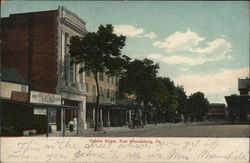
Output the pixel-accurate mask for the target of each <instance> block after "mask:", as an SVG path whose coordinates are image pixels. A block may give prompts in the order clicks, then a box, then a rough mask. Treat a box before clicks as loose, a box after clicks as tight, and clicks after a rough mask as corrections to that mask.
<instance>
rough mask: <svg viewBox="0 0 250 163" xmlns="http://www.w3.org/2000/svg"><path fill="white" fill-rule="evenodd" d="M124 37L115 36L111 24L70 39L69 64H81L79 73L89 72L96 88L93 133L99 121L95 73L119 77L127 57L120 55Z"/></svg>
mask: <svg viewBox="0 0 250 163" xmlns="http://www.w3.org/2000/svg"><path fill="white" fill-rule="evenodd" d="M125 40H126V37H125V36H122V35H120V36H117V35H116V34H115V33H114V28H113V26H112V25H111V24H108V25H106V26H103V25H100V26H99V28H98V31H97V32H88V33H86V35H85V36H84V37H78V36H73V37H71V39H70V45H69V53H70V58H71V62H72V63H75V64H80V63H83V64H81V66H82V67H80V71H79V72H80V73H81V72H83V71H91V72H93V74H94V79H95V82H96V87H97V100H96V106H95V111H96V114H95V115H96V117H95V120H96V121H95V122H96V124H95V131H96V130H97V126H98V125H99V124H98V120H99V96H100V95H99V83H98V75H97V73H103V72H105V73H106V74H108V75H116V76H117V75H120V74H121V73H122V70H123V65H124V64H125V63H126V61H127V57H126V56H125V55H122V54H121V50H122V48H123V47H124V46H125Z"/></svg>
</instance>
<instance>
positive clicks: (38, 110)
mask: <svg viewBox="0 0 250 163" xmlns="http://www.w3.org/2000/svg"><path fill="white" fill-rule="evenodd" d="M34 114H35V115H47V109H41V108H34Z"/></svg>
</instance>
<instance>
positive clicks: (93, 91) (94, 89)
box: [92, 85, 96, 96]
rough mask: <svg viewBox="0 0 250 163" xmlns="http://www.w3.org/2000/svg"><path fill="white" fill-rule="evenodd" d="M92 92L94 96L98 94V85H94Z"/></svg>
mask: <svg viewBox="0 0 250 163" xmlns="http://www.w3.org/2000/svg"><path fill="white" fill-rule="evenodd" d="M92 93H93V96H96V86H95V85H93V88H92Z"/></svg>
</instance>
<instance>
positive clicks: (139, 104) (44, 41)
mask: <svg viewBox="0 0 250 163" xmlns="http://www.w3.org/2000/svg"><path fill="white" fill-rule="evenodd" d="M0 29H1V31H0V33H1V47H0V49H1V54H0V56H1V64H0V69H1V80H0V92H1V93H0V113H1V114H0V117H1V128H0V135H1V137H216V138H217V137H218V138H225V137H226V138H228V137H230V138H248V137H249V135H250V134H249V124H250V123H249V122H250V112H249V104H250V98H249V97H250V78H249V2H248V1H52V0H51V1H39V0H36V1H19V0H12V1H10V0H1V27H0Z"/></svg>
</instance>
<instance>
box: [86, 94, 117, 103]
mask: <svg viewBox="0 0 250 163" xmlns="http://www.w3.org/2000/svg"><path fill="white" fill-rule="evenodd" d="M96 99H97V97H96V96H87V102H89V103H96ZM99 103H100V104H115V98H107V97H103V96H100V97H99Z"/></svg>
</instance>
